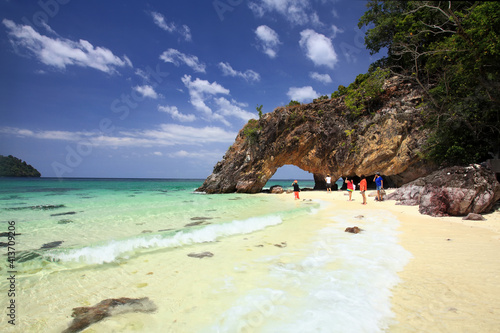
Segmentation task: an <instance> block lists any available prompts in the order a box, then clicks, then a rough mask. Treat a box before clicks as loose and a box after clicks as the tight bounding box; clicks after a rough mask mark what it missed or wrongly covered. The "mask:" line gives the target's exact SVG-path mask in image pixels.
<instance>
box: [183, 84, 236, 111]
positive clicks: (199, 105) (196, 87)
mask: <svg viewBox="0 0 500 333" xmlns="http://www.w3.org/2000/svg"><path fill="white" fill-rule="evenodd" d="M182 82H183V83H184V85H185V86H186V88H188V90H189V96H190V97H191V99H190V103H191V104H192V105H193V106H194V107H195V108H196V109H197V110H198V111H202V112H203V113H205V115H207V116H212V115H213V112H212V109H211V108H210V107H209V106H208V105H207V104H206V103H205V102H206V100H209V99H210V98H211V96H212V95H217V94H223V95H228V94H229V90H228V89H226V88H224V87H223V86H221V85H220V84H218V83H217V82H212V83H210V82H208V81H207V80H200V79H199V78H196V79H195V80H194V81H191V76H190V75H184V76H183V77H182Z"/></svg>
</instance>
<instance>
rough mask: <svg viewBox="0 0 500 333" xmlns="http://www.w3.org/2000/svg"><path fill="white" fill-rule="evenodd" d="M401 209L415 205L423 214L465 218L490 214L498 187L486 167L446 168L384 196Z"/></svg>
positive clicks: (499, 191) (499, 185) (496, 196)
mask: <svg viewBox="0 0 500 333" xmlns="http://www.w3.org/2000/svg"><path fill="white" fill-rule="evenodd" d="M387 199H389V200H397V201H399V203H400V204H402V205H418V206H419V211H420V213H422V214H427V215H431V216H448V215H451V216H465V215H467V214H469V213H475V214H481V213H488V212H490V211H491V210H492V208H493V206H494V205H495V203H496V202H497V201H498V200H499V199H500V183H498V181H497V180H496V177H495V174H494V173H493V172H492V170H490V169H489V168H487V167H483V166H481V165H478V164H476V165H470V166H468V167H449V168H445V169H442V170H438V171H435V172H433V173H432V174H430V175H428V176H426V177H422V178H419V179H417V180H415V181H412V182H410V183H408V184H406V185H404V186H402V187H400V188H398V189H397V190H396V191H394V192H392V193H391V194H389V195H388V196H387Z"/></svg>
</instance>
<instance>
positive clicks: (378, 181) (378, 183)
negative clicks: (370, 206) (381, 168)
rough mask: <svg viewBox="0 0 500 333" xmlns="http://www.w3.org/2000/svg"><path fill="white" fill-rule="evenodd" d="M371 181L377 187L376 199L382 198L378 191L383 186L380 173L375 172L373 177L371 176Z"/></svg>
mask: <svg viewBox="0 0 500 333" xmlns="http://www.w3.org/2000/svg"><path fill="white" fill-rule="evenodd" d="M373 181H374V182H375V186H376V187H377V200H378V201H382V200H384V199H383V198H382V193H380V191H381V190H382V189H383V188H384V180H383V179H382V177H381V176H380V173H378V172H377V173H375V178H373Z"/></svg>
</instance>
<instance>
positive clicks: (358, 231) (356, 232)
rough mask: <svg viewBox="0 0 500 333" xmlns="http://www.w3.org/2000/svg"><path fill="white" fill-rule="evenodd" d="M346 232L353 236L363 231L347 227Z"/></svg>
mask: <svg viewBox="0 0 500 333" xmlns="http://www.w3.org/2000/svg"><path fill="white" fill-rule="evenodd" d="M344 231H345V232H350V233H351V234H359V233H360V232H361V231H363V229H361V228H359V227H347V228H345V230H344Z"/></svg>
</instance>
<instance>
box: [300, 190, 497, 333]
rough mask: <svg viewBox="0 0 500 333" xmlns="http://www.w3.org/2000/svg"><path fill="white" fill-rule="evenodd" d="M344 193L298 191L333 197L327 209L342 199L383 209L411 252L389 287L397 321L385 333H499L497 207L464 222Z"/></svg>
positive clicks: (345, 203) (343, 202) (355, 205)
mask: <svg viewBox="0 0 500 333" xmlns="http://www.w3.org/2000/svg"><path fill="white" fill-rule="evenodd" d="M388 192H390V191H388ZM345 194H346V193H345V191H341V192H338V191H336V192H333V193H327V192H317V191H314V192H302V193H301V196H302V197H301V199H303V198H314V199H322V200H332V201H334V202H335V206H332V207H331V209H335V207H336V206H337V203H341V205H342V207H343V208H349V207H352V208H353V209H354V208H355V209H359V208H360V207H363V209H366V210H367V211H369V210H372V209H377V210H378V209H383V210H387V211H389V212H391V213H392V214H394V215H395V216H396V217H397V218H398V219H399V221H400V222H401V226H400V231H401V234H400V242H401V245H402V246H403V247H404V248H405V249H406V250H408V251H409V252H411V253H412V255H413V258H412V259H411V260H410V262H409V263H408V264H407V265H406V267H405V269H404V271H402V272H400V274H399V275H400V277H401V279H402V282H401V283H399V284H398V285H397V286H396V287H395V288H394V290H393V294H394V296H393V300H392V305H393V311H394V312H395V313H396V321H397V323H395V324H394V325H392V326H391V327H390V329H389V332H397V333H400V332H401V333H402V332H404V333H408V332H426V333H430V332H453V333H457V332H480V333H481V332H485V333H486V332H487V333H493V332H500V212H499V211H496V212H493V213H490V214H485V215H484V217H485V218H486V221H464V220H462V217H430V216H427V215H422V214H420V213H419V212H418V206H401V205H396V201H392V200H389V201H383V202H376V201H374V198H373V197H368V198H367V199H368V204H367V205H365V206H363V205H361V202H362V198H361V194H360V193H359V192H358V191H356V192H354V193H353V196H352V198H353V199H354V201H351V202H349V201H347V198H348V197H347V196H346V195H345ZM372 194H373V192H372ZM337 207H338V206H337Z"/></svg>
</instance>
